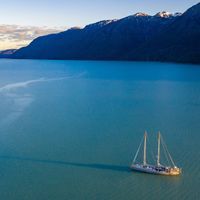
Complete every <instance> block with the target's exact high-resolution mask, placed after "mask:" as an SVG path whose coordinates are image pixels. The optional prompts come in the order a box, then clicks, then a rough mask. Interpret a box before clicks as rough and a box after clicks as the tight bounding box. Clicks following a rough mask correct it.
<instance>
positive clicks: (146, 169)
mask: <svg viewBox="0 0 200 200" xmlns="http://www.w3.org/2000/svg"><path fill="white" fill-rule="evenodd" d="M130 168H131V170H133V171H138V172H143V173H148V174H156V175H166V176H177V175H180V174H181V169H179V168H177V167H162V166H159V167H158V166H153V165H142V164H134V165H131V167H130Z"/></svg>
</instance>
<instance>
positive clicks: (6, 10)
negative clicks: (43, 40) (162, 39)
mask: <svg viewBox="0 0 200 200" xmlns="http://www.w3.org/2000/svg"><path fill="white" fill-rule="evenodd" d="M198 2H199V0H0V13H1V17H0V50H1V49H7V48H12V47H14V48H18V47H21V46H24V45H26V44H27V43H29V42H30V41H32V39H34V38H35V37H37V36H39V35H43V34H48V33H52V32H56V31H60V30H63V29H66V28H67V27H72V26H81V27H83V26H85V25H86V24H89V23H92V22H96V21H100V20H103V19H118V18H122V17H125V16H128V15H131V14H134V13H136V12H146V13H147V14H151V15H154V14H155V13H157V12H159V11H164V10H165V11H169V12H184V11H185V10H186V9H187V8H189V7H191V6H192V5H194V4H196V3H198ZM44 26H45V27H44ZM23 30H24V32H23ZM31 30H34V32H33V31H31ZM11 33H13V34H14V37H12V36H10V35H9V34H11ZM6 34H7V35H6ZM13 38H14V40H13Z"/></svg>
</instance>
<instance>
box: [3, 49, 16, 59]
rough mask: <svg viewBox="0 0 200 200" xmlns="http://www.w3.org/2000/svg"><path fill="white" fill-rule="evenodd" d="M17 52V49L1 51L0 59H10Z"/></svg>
mask: <svg viewBox="0 0 200 200" xmlns="http://www.w3.org/2000/svg"><path fill="white" fill-rule="evenodd" d="M15 52H16V49H7V50H3V51H0V58H10V57H11V56H12V54H13V53H15Z"/></svg>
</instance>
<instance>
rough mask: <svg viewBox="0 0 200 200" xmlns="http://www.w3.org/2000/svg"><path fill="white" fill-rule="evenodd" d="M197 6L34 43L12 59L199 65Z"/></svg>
mask: <svg viewBox="0 0 200 200" xmlns="http://www.w3.org/2000/svg"><path fill="white" fill-rule="evenodd" d="M199 36H200V3H198V4H196V5H195V6H193V7H191V8H189V9H188V10H187V11H186V12H185V13H183V14H180V13H175V14H171V13H168V12H165V11H163V12H159V13H157V14H156V15H154V16H151V15H147V14H146V13H136V14H134V15H130V16H128V17H125V18H122V19H117V20H103V21H100V22H96V23H93V24H90V25H87V26H85V27H84V28H72V29H69V30H66V31H64V32H61V33H58V34H51V35H47V36H42V37H39V38H37V39H35V40H34V41H33V42H31V44H30V45H28V46H27V47H24V48H21V49H19V50H18V51H16V52H15V53H14V54H13V55H12V58H19V59H20V58H27V59H29V58H31V59H62V60H63V59H66V60H72V59H74V60H141V61H167V62H189V63H200V47H199V46H200V44H199V39H198V38H199Z"/></svg>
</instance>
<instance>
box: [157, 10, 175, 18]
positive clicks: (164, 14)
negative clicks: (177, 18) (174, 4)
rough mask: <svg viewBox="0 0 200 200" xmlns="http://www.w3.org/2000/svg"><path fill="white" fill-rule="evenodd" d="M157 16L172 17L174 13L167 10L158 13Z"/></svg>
mask: <svg viewBox="0 0 200 200" xmlns="http://www.w3.org/2000/svg"><path fill="white" fill-rule="evenodd" d="M155 16H156V17H164V18H168V17H172V16H173V14H171V13H170V12H167V11H162V12H159V13H157V14H156V15H155Z"/></svg>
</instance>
